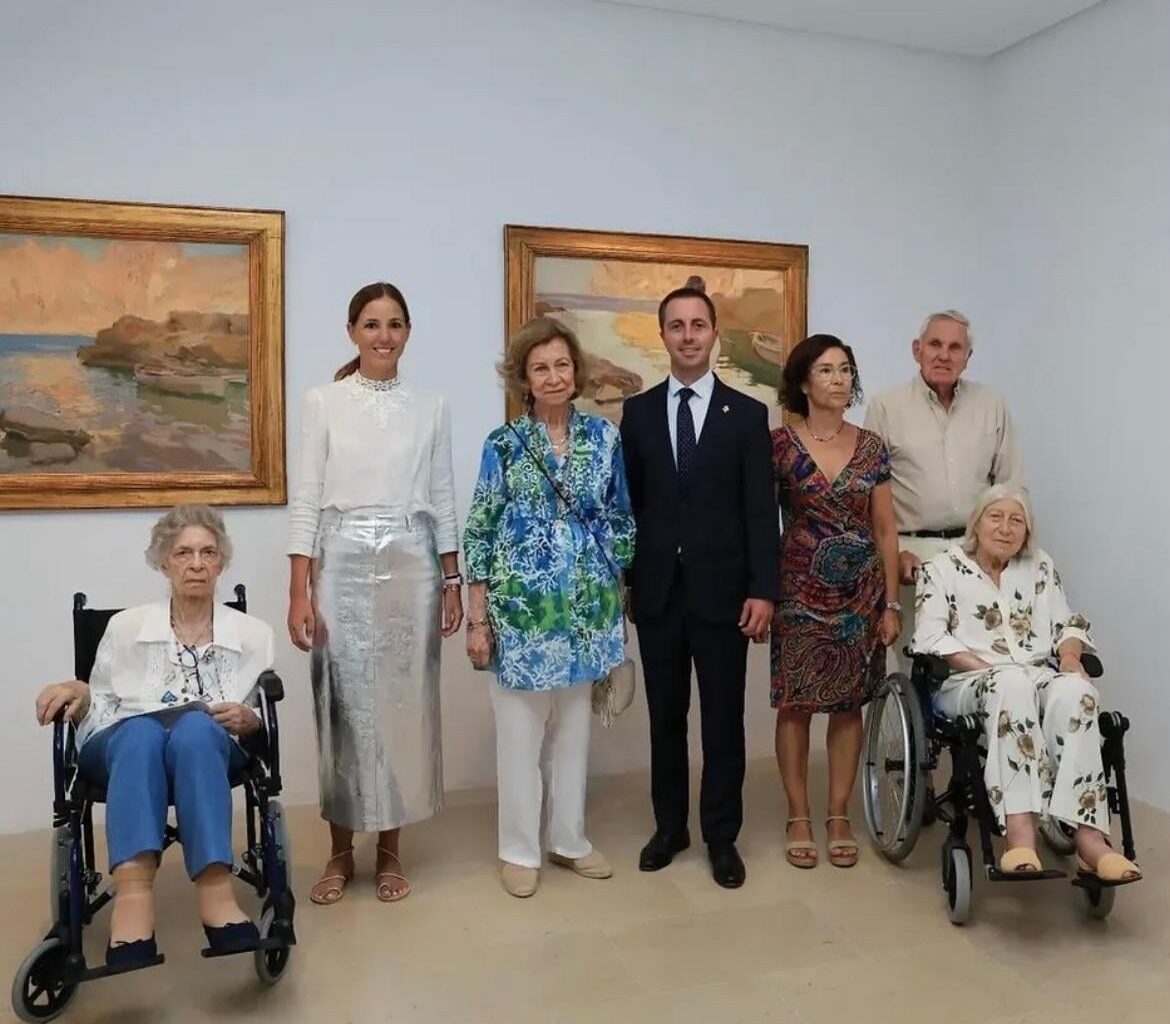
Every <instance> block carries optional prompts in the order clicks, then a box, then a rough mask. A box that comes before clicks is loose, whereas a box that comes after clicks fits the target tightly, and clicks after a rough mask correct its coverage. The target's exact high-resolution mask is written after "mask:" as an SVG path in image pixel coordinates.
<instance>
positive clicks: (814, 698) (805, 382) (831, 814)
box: [772, 334, 901, 868]
mask: <svg viewBox="0 0 1170 1024" xmlns="http://www.w3.org/2000/svg"><path fill="white" fill-rule="evenodd" d="M860 399H861V380H860V377H859V376H858V373H857V362H856V360H855V359H854V356H853V350H852V349H851V348H850V347H849V346H848V345H846V344H845V343H844V342H843V341H841V340H840V339H839V338H835V337H833V336H832V335H830V334H814V335H813V336H812V337H809V338H806V339H805V340H804V341H802V342H801V343H800V344H799V345H797V346H796V348H794V349H793V350H792V354H791V355H790V356H789V357H788V361H787V362H786V363H785V366H784V374H783V380H782V383H781V390H780V400H781V404H783V406H784V407H785V409H787V410H788V412H790V413H794V414H796V416H798V417H799V420H798V421H797V422H796V423H795V424H788V425H785V426H782V427H780V428H779V429H778V430H775V431H773V433H772V460H773V465H774V467H775V472H776V483H777V486H778V487H779V496H780V510H781V516H782V518H783V522H784V534H783V536H782V538H781V545H780V601H779V603H778V604H777V605H776V614H775V620H774V622H773V626H772V706H773V707H774V708H776V760H777V762H778V763H779V766H780V777H781V779H782V781H783V783H784V791H785V794H786V796H787V799H788V819H787V822H786V829H785V830H786V835H787V838H786V842H785V848H784V849H785V856H786V857H787V859H788V862H789V863H790V864H792V865H793V866H795V867H800V868H811V867H815V866H816V864H817V859H818V855H817V846H816V843H815V842H814V840H813V833H812V821H811V819H810V815H809V800H808V752H809V725H810V723H811V718H812V715H813V714H814V713H817V712H823V713H826V714H828V715H829V725H828V735H827V739H826V744H827V747H828V755H829V799H828V810H827V813H826V818H825V830H826V851H827V853H828V857H829V862H830V863H831V864H833V865H835V866H836V867H843V868H845V867H852V866H853V865H854V864H856V863H857V857H858V846H857V840H856V839H855V838H854V836H853V830H852V826H851V824H850V821H849V816H848V815H849V800H850V797H851V796H852V793H853V786H854V780H855V779H856V777H857V763H858V759H859V758H860V756H861V744H862V723H861V708H862V705H864V704H865V703H866V702H867V701H869V700H870V699H871V698H872V697H873V696H874V694H875V693H876V692H877V690H878V688H879V687H880V686H881V684H882V681H883V679H884V677H885V663H886V646H887V645H889V644H890V643H892V642H893V641H894V639H895V638H896V637H897V636H898V632H899V630H900V628H901V626H900V611H901V609H900V606H899V605H898V602H897V595H898V541H897V526H896V524H895V521H894V504H893V498H892V496H891V494H890V483H889V480H890V464H889V455H888V453H887V452H886V448H885V445H884V444H883V443H882V440H881V438H879V437H878V436H877V435H876V434H874V433H871V432H870V431H868V430H863V429H861V428H860V427H856V426H853V425H852V424H850V423H846V422H845V410H846V409H848V408H849V407H850V406H852V405H854V404H855V403H856V402H858V401H860Z"/></svg>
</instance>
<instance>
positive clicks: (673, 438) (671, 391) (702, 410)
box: [666, 370, 715, 465]
mask: <svg viewBox="0 0 1170 1024" xmlns="http://www.w3.org/2000/svg"><path fill="white" fill-rule="evenodd" d="M684 387H687V385H686V384H683V383H681V382H680V381H678V380H676V379H675V376H674V374H671V375H670V376H669V377H668V378H667V380H666V425H667V428H668V429H669V430H670V450H671V451H672V452H674V461H675V465H678V407H679V405H680V402H679V398H678V393H679V391H681V390H682V389H683V388H684ZM690 389H691V390H692V391H693V392H694V394H693V395H691V397H690V399H689V401H688V405H689V406H690V409H691V419H692V420H694V421H695V444H698V443H699V437H700V436H701V435H702V433H703V421H704V420H705V419H706V418H707V407H708V406H709V405H710V404H711V395H712V394H713V393H714V392H715V371H714V370H708V371H707V372H706V373H705V374H703V376H702V377H700V378H699V379H698V380H697V381H695V383H694V384H691V385H690Z"/></svg>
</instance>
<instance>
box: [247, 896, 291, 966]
mask: <svg viewBox="0 0 1170 1024" xmlns="http://www.w3.org/2000/svg"><path fill="white" fill-rule="evenodd" d="M275 920H276V910H275V908H274V907H269V908H268V909H267V910H266V911H264V913H263V914H262V915H261V917H260V924H259V929H260V938H261V939H268V938H271V937H272V923H273V921H275ZM291 956H292V949H291V948H289V947H285V948H284V949H258V950H256V952H255V953H253V954H252V958H253V963H254V965H255V967H256V977H257V978H259V979H260V980H261V981H262V982H264V984H265V985H275V984H276V983H277V982H278V981H280V979H281V978H283V977H284V969H285V968H286V967H287V966H288V961H289V957H291Z"/></svg>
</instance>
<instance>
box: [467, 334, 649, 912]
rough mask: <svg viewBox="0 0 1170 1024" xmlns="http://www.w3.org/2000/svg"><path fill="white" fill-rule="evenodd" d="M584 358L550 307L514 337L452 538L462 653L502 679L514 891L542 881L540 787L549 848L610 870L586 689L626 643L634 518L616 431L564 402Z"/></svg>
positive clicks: (498, 708) (501, 759) (503, 854)
mask: <svg viewBox="0 0 1170 1024" xmlns="http://www.w3.org/2000/svg"><path fill="white" fill-rule="evenodd" d="M584 370H585V364H584V357H583V355H582V352H581V346H580V344H579V343H578V341H577V339H576V337H575V336H574V335H573V333H572V331H571V330H569V329H568V328H567V327H566V326H564V325H563V324H561V323H559V322H558V321H556V320H553V319H549V318H543V317H542V318H538V319H536V320H533V321H531V322H530V323H528V324H526V325H525V326H524V327H522V328H521V329H520V330H519V331H518V332H517V333H516V335H515V336H514V337H513V338H512V339H511V340H510V342H509V344H508V352H507V356H506V357H505V359H504V362H503V363H502V364H501V367H500V373H501V376H502V377H503V378H504V380H505V382H506V383H507V385H508V386H509V388H510V389H511V390H512V391H513V392H514V393H516V394H518V395H519V396H520V397H521V398H522V399H523V401H524V404H525V406H526V408H527V411H526V412H525V413H524V414H523V415H521V416H520V417H518V418H517V419H514V420H513V421H512V422H510V423H507V424H505V425H504V426H502V427H498V428H497V429H496V430H493V431H492V432H491V433H490V434H489V435H488V437H487V440H486V441H485V442H484V446H483V461H482V463H481V465H480V471H479V480H478V482H477V483H476V486H475V494H474V496H473V498H472V501H471V510H470V512H469V513H468V517H467V527H466V531H465V535H464V551H465V553H466V558H467V576H468V582H469V584H470V590H469V595H468V621H467V653H468V656H469V657H470V659H471V662H472V664H473V665H474V666H475V667H476V668H481V669H482V668H488V667H491V668H493V669H494V670H495V672H496V674H497V677H498V681H497V683H496V684H495V685H493V686H492V688H491V692H492V705H493V708H494V711H495V718H496V761H497V769H496V770H497V777H498V784H499V856H500V860H501V861H502V862H503V864H502V869H501V881H502V883H503V886H504V888H505V889H506V890H507V891H508V892H509V893H510V894H511V895H513V896H518V897H523V896H531V895H532V894H533V893H534V892H536V889H537V886H538V884H539V879H540V874H539V871H540V866H541V863H542V857H541V836H540V822H541V806H542V802H543V799H544V795H545V790H546V789H547V796H548V827H547V849H548V854H549V860H551V861H552V862H553V863H555V864H558V865H560V866H562V867H566V868H568V869H570V870H572V871H575V872H576V873H577V874H578V875H581V876H583V877H586V878H608V877H609V876H610V874H611V870H610V867H609V864H608V863H607V862H606V859H605V857H603V856H602V854H601V853H600V852H599V851H598V850H596V849H594V848H593V846H592V844H591V843H590V842H589V840H588V839H587V838H586V836H585V774H586V767H587V764H588V760H589V729H590V715H591V712H592V702H591V700H590V696H591V691H592V684H593V683H594V682H595V681H596V680H598V679H601V678H603V677H604V676H605V675H606V673H607V672H608V671H609V670H610V669H611V668H613V667H614V666H615V665H618V664H620V663H621V661H622V660H623V658H624V656H625V653H624V640H623V630H622V601H621V586H620V576H621V573H622V570H624V569H625V568H626V567H627V566H628V565H629V564H630V561H631V560H632V558H633V553H634V519H633V513H632V511H631V509H630V496H629V492H628V490H627V488H626V474H625V467H624V465H623V462H622V452H621V440H620V437H619V435H618V431H617V428H616V427H615V426H614V425H613V424H612V423H610V422H609V421H608V420H605V419H602V418H601V417H598V416H589V415H586V414H584V413H581V412H579V411H578V410H577V409H575V408H574V407H573V405H572V399H573V398H574V397H575V396H576V395H577V394H578V392H579V390H580V383H579V382H580V381H582V379H583V376H584ZM542 748H543V763H542ZM542 776H543V778H542Z"/></svg>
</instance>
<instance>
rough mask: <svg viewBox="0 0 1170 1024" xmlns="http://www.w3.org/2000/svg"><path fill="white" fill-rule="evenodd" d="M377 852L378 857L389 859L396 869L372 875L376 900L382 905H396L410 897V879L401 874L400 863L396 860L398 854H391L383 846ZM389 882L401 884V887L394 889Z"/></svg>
mask: <svg viewBox="0 0 1170 1024" xmlns="http://www.w3.org/2000/svg"><path fill="white" fill-rule="evenodd" d="M377 850H378V854H379V855H380V856H383V857H389V858H390V859H391V860H392V861H393V862H394V863H395V865H396V866H397V867H398V870H397V871H379V872H378V873H377V874H376V875H374V882H375V883H376V886H377V888H376V890H375V891H376V892H377V895H378V899H380V900H381V901H382V902H383V903H397V902H398V901H399V900H404V899H406V897H407V896H409V895H410V879H409V878H407V877H406V875H404V874H403V873H402V861H400V860H399V859H398V854H396V853H391V852H390V851H389V850H387V849H386V848H385V847H384V846H379V847H378V848H377ZM391 881H397V882H401V883H402V885H401V887H400V888H395V887H394V886H392V885H391V884H390V882H391Z"/></svg>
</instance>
